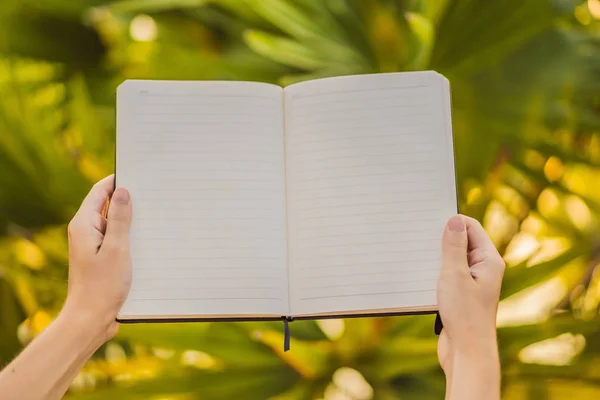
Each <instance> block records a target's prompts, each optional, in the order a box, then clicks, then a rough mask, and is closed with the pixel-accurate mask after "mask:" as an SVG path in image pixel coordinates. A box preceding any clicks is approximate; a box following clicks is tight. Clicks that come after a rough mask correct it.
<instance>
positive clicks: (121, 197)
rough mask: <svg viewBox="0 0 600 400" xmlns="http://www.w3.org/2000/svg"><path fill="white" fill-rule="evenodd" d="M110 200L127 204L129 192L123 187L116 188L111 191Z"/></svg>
mask: <svg viewBox="0 0 600 400" xmlns="http://www.w3.org/2000/svg"><path fill="white" fill-rule="evenodd" d="M112 201H114V202H115V203H118V204H129V192H128V191H127V189H125V188H117V190H115V193H113V196H112Z"/></svg>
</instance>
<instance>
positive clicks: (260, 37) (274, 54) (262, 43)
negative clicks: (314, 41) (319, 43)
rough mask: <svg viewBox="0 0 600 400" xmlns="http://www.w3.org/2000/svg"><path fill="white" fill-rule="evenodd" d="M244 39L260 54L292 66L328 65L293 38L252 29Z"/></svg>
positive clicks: (311, 67)
mask: <svg viewBox="0 0 600 400" xmlns="http://www.w3.org/2000/svg"><path fill="white" fill-rule="evenodd" d="M244 40H245V41H246V43H247V44H248V46H249V47H250V48H251V49H252V50H254V51H255V52H257V53H258V54H260V55H262V56H264V57H266V58H270V59H272V60H275V61H277V62H280V63H282V64H285V65H289V66H291V67H295V68H303V69H309V70H310V69H317V68H323V67H325V66H326V65H327V64H326V62H325V60H322V59H321V58H320V55H319V54H318V53H317V52H315V51H314V50H312V49H310V48H308V47H306V46H304V45H301V44H300V43H298V42H296V41H294V40H291V39H286V38H284V37H278V36H274V35H271V34H268V33H266V32H261V31H255V30H250V31H247V32H246V33H245V34H244Z"/></svg>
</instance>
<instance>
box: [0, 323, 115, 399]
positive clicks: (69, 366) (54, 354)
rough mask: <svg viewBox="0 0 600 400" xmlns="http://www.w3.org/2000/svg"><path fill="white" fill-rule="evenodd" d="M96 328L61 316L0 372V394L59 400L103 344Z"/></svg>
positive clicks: (23, 397) (100, 334)
mask: <svg viewBox="0 0 600 400" xmlns="http://www.w3.org/2000/svg"><path fill="white" fill-rule="evenodd" d="M96 326H97V324H96V323H95V322H94V321H92V320H90V319H87V320H86V319H85V318H84V317H83V316H81V315H77V314H72V313H71V314H70V313H62V314H61V315H60V316H59V317H58V318H57V319H56V320H55V321H54V322H53V323H52V324H51V325H50V326H49V327H48V328H47V329H46V330H45V331H44V332H42V333H41V334H40V335H39V336H38V337H37V338H36V339H35V340H34V341H33V342H32V343H31V344H30V345H29V346H27V348H26V349H25V350H24V351H23V352H22V353H21V354H20V355H19V356H18V357H17V358H16V359H15V360H14V361H13V362H12V363H10V364H9V365H8V366H7V367H6V368H4V370H3V371H2V372H0V393H2V394H3V396H2V398H3V399H7V400H12V399H60V398H62V396H63V395H64V394H65V392H66V391H67V389H68V388H69V385H70V384H71V382H72V381H73V379H74V378H75V376H76V375H77V373H78V372H79V370H80V369H81V368H82V367H83V365H84V364H85V362H86V361H87V360H88V359H89V358H90V357H91V356H92V355H93V354H94V352H95V351H96V350H97V349H98V348H99V347H100V346H101V345H102V343H103V342H104V338H105V335H104V334H103V331H102V329H100V328H99V327H98V328H97V327H96Z"/></svg>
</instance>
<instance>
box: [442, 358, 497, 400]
mask: <svg viewBox="0 0 600 400" xmlns="http://www.w3.org/2000/svg"><path fill="white" fill-rule="evenodd" d="M446 379H447V383H446V399H447V400H471V399H472V400H499V399H500V379H501V378H500V362H499V357H498V351H497V349H496V348H495V347H490V348H489V349H488V350H486V351H481V352H478V353H477V354H475V353H472V354H468V353H465V354H455V355H453V360H452V367H451V368H450V370H449V371H448V372H447V374H446Z"/></svg>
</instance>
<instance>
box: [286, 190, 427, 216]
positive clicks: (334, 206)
mask: <svg viewBox="0 0 600 400" xmlns="http://www.w3.org/2000/svg"><path fill="white" fill-rule="evenodd" d="M432 192H435V191H434V190H432ZM348 197H349V198H351V196H348ZM436 200H438V199H437V198H436V199H408V200H392V201H376V202H371V203H355V204H334V205H324V206H318V207H309V208H300V207H298V210H300V211H313V210H323V209H327V208H336V209H337V208H340V207H361V206H379V205H382V204H405V203H413V202H420V201H436ZM335 216H336V215H332V217H335Z"/></svg>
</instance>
